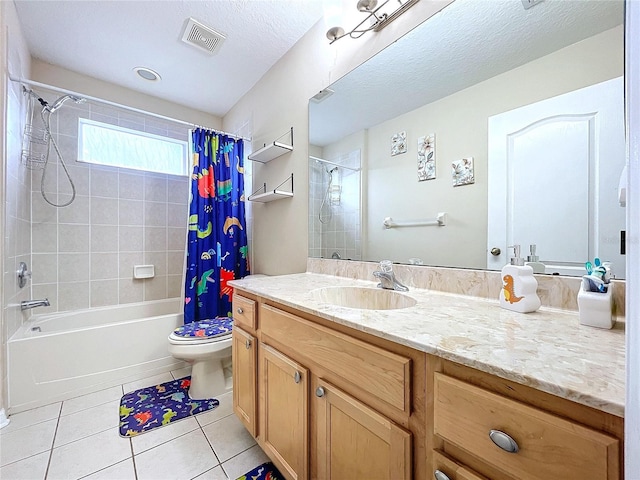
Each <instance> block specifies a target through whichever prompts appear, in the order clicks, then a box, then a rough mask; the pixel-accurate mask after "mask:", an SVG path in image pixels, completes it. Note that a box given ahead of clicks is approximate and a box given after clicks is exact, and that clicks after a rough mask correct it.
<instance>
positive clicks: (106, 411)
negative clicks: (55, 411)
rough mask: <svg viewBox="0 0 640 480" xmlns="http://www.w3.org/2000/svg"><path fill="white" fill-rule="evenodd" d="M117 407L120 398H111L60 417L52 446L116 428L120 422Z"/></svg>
mask: <svg viewBox="0 0 640 480" xmlns="http://www.w3.org/2000/svg"><path fill="white" fill-rule="evenodd" d="M119 407H120V399H118V400H111V401H110V402H107V403H103V404H102V405H98V406H96V407H93V408H89V409H87V410H81V411H79V412H76V413H72V414H71V415H65V416H63V417H60V421H59V422H58V431H57V432H56V440H55V443H54V444H53V446H54V447H60V446H61V445H64V444H66V443H71V442H75V441H76V440H80V439H81V438H84V437H89V436H91V435H94V434H96V433H99V432H103V431H105V430H107V429H109V428H112V427H113V428H114V429H116V428H117V427H118V424H119V423H120V417H119V416H118V408H119Z"/></svg>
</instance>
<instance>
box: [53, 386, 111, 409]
mask: <svg viewBox="0 0 640 480" xmlns="http://www.w3.org/2000/svg"><path fill="white" fill-rule="evenodd" d="M121 397H122V387H121V386H120V385H116V386H115V387H111V388H107V389H105V390H100V391H99V392H94V393H89V394H87V395H83V396H81V397H75V398H72V399H70V400H65V401H64V402H62V415H70V414H72V413H76V412H79V411H81V410H86V409H87V408H91V407H95V406H97V405H101V404H103V403H107V402H110V401H112V400H120V398H121Z"/></svg>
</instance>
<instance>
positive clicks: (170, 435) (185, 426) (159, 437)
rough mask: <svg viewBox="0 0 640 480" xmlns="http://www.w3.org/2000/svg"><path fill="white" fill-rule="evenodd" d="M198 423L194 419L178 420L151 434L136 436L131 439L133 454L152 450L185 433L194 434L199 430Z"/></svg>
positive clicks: (158, 428) (155, 429) (156, 429)
mask: <svg viewBox="0 0 640 480" xmlns="http://www.w3.org/2000/svg"><path fill="white" fill-rule="evenodd" d="M198 428H199V426H198V422H196V419H195V418H194V417H189V418H185V419H182V420H178V421H176V422H174V423H170V424H169V425H165V426H164V427H157V428H154V429H153V430H151V431H150V432H147V433H143V434H142V435H136V436H135V437H131V443H132V444H133V453H134V454H135V455H137V454H139V453H142V452H144V451H145V450H149V449H150V448H153V447H157V446H158V445H160V444H162V443H165V442H168V441H169V440H173V439H174V438H177V437H180V436H182V435H184V434H185V433H189V432H192V431H193V430H196V429H198Z"/></svg>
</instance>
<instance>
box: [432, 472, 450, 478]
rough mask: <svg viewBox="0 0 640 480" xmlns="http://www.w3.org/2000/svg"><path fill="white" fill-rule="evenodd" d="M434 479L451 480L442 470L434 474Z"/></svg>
mask: <svg viewBox="0 0 640 480" xmlns="http://www.w3.org/2000/svg"><path fill="white" fill-rule="evenodd" d="M433 477H434V478H435V479H436V480H451V479H450V478H449V476H448V475H447V474H446V473H443V472H441V471H440V470H436V471H435V472H433Z"/></svg>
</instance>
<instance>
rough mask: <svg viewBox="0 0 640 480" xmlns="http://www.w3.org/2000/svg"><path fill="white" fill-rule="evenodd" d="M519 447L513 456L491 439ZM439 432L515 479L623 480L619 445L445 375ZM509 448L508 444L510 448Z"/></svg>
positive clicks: (438, 399) (438, 402) (438, 383)
mask: <svg viewBox="0 0 640 480" xmlns="http://www.w3.org/2000/svg"><path fill="white" fill-rule="evenodd" d="M492 430H493V431H497V432H498V433H497V435H496V434H495V433H494V438H496V440H497V441H498V442H500V440H503V442H504V441H505V440H506V441H508V439H507V438H506V437H504V436H503V435H502V434H501V433H500V432H504V433H506V434H508V435H509V436H510V437H511V438H512V439H513V440H514V441H515V443H516V444H517V451H516V452H515V453H509V452H507V451H506V450H503V449H502V448H500V447H498V446H497V445H496V444H494V442H493V441H492V440H491V439H490V437H489V433H490V432H491V431H492ZM434 433H435V434H436V435H439V436H440V437H442V438H443V439H444V440H446V441H449V442H451V443H453V444H455V445H457V446H458V447H460V448H462V449H464V450H467V451H468V452H469V453H471V454H472V455H475V456H476V457H478V458H481V459H482V460H483V461H484V462H485V463H488V464H490V465H492V466H494V467H495V468H498V469H499V470H502V471H503V472H505V473H506V474H508V475H510V476H512V477H514V478H516V479H523V480H524V479H526V480H529V479H548V478H562V479H565V480H569V479H576V480H578V479H580V480H605V479H606V480H618V479H619V478H620V477H619V475H620V473H619V460H618V459H619V452H618V449H619V441H618V440H617V439H616V438H613V437H610V436H608V435H605V434H603V433H601V432H598V431H596V430H592V429H589V428H587V427H584V426H582V425H579V424H577V423H574V422H571V421H569V420H565V419H563V418H560V417H557V416H555V415H551V414H548V413H546V412H543V411H541V410H538V409H536V408H534V407H531V406H528V405H525V404H523V403H520V402H517V401H515V400H511V399H509V398H506V397H503V396H501V395H498V394H495V393H493V392H489V391H487V390H484V389H482V388H479V387H476V386H474V385H470V384H467V383H465V382H462V381H460V380H457V379H455V378H451V377H447V376H446V375H443V374H441V373H436V374H435V379H434ZM506 447H507V445H505V448H506Z"/></svg>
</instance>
